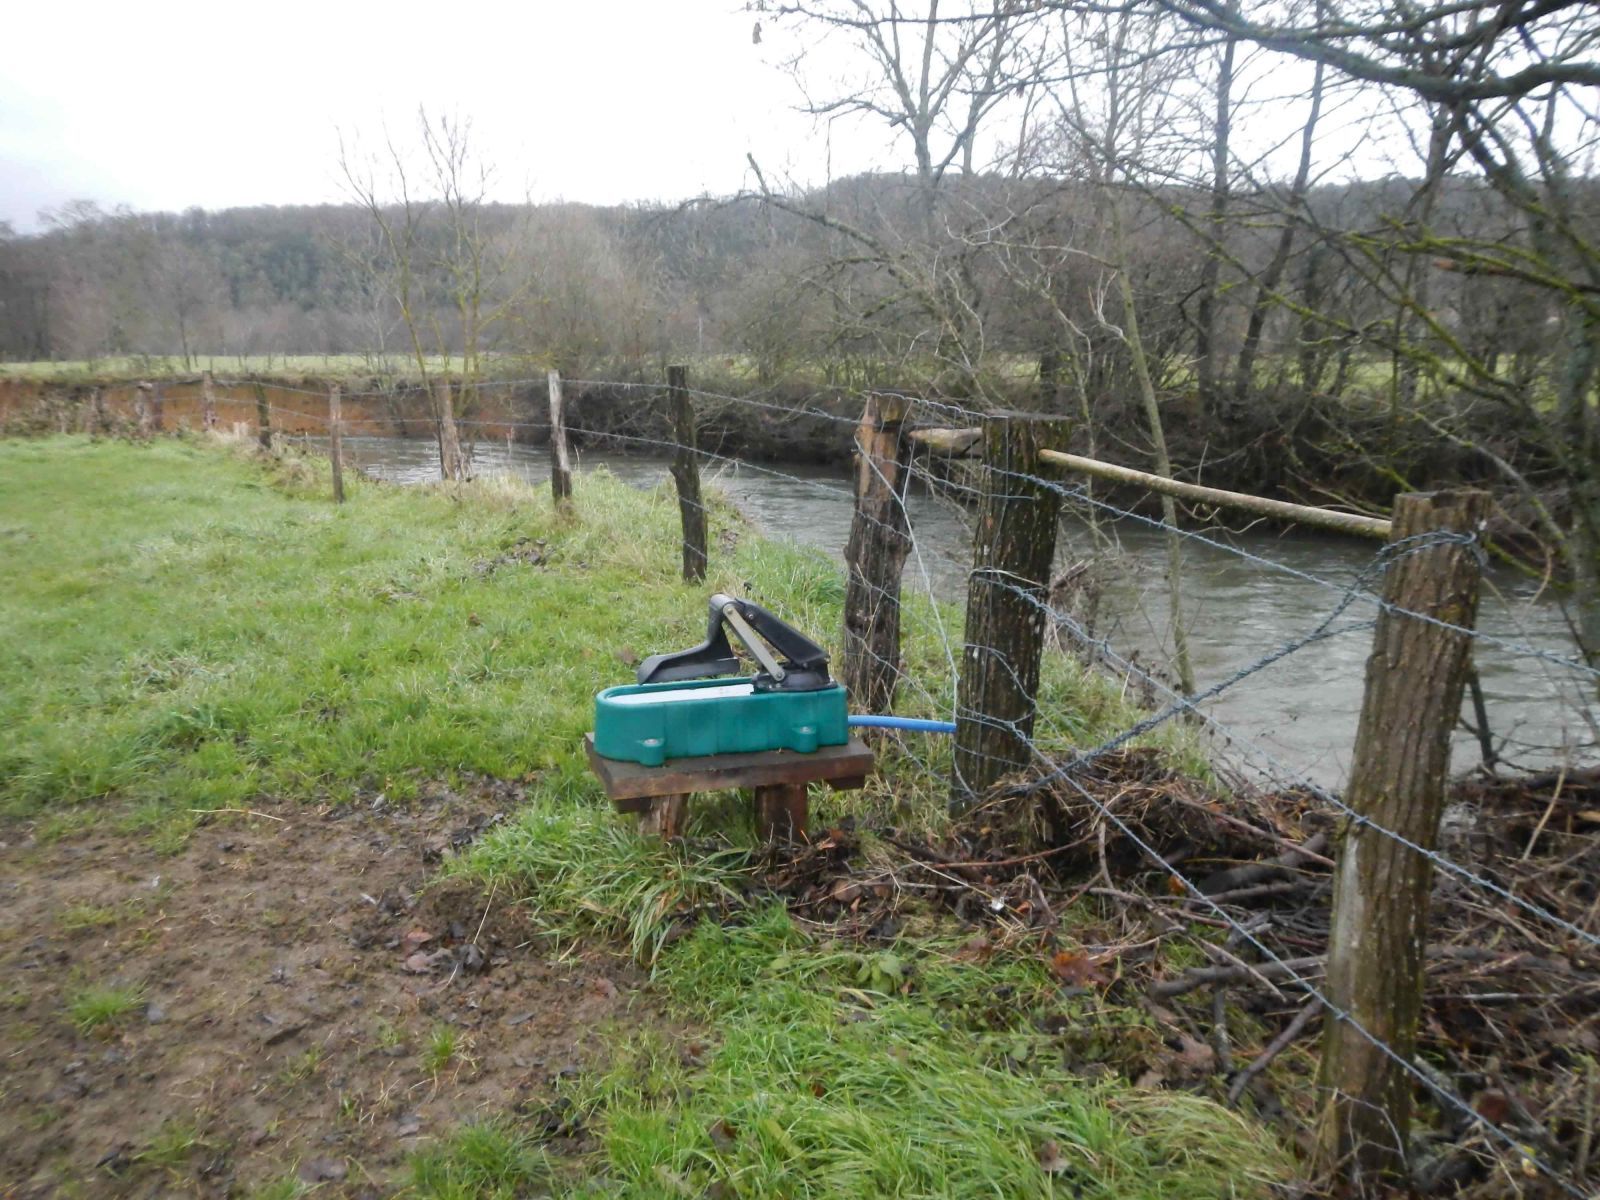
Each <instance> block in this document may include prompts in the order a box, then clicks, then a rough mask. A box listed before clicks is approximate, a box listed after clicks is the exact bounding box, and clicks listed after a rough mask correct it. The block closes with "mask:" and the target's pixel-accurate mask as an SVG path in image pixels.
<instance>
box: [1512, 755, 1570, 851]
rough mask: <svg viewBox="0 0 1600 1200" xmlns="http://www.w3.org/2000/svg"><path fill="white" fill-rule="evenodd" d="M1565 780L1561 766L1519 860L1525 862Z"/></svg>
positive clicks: (1559, 797)
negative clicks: (1554, 788) (1541, 813)
mask: <svg viewBox="0 0 1600 1200" xmlns="http://www.w3.org/2000/svg"><path fill="white" fill-rule="evenodd" d="M1566 782H1567V769H1566V767H1562V768H1561V774H1560V776H1559V777H1558V778H1557V779H1556V790H1555V791H1553V792H1551V793H1550V803H1549V804H1547V805H1545V810H1544V816H1542V817H1540V818H1539V823H1538V824H1537V825H1535V826H1534V827H1533V834H1532V835H1531V836H1530V837H1529V838H1528V845H1527V848H1526V849H1525V850H1523V852H1522V858H1521V860H1520V861H1522V862H1527V861H1528V855H1530V854H1532V853H1533V847H1534V845H1535V844H1536V843H1537V842H1538V840H1539V835H1540V834H1541V833H1543V832H1544V827H1545V823H1546V822H1547V821H1549V820H1550V814H1551V813H1553V812H1555V810H1556V801H1557V800H1559V799H1561V787H1562V785H1563V784H1565V783H1566Z"/></svg>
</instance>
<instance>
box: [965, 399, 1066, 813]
mask: <svg viewBox="0 0 1600 1200" xmlns="http://www.w3.org/2000/svg"><path fill="white" fill-rule="evenodd" d="M1070 429H1071V423H1070V422H1069V421H1067V420H1065V419H1064V418H1060V417H1039V416H1029V415H1027V414H1023V413H999V414H995V415H993V416H989V417H985V418H984V422H983V464H984V469H983V494H982V497H981V499H980V500H979V502H978V522H977V528H976V531H975V534H974V539H973V555H972V573H971V575H970V576H969V577H968V581H967V628H966V642H965V646H964V647H963V649H962V654H961V681H960V683H959V685H958V687H957V690H956V746H955V762H954V777H953V780H952V783H953V787H952V794H951V801H952V803H953V804H954V805H955V806H957V807H961V806H964V805H966V804H968V803H970V802H971V801H972V800H973V799H975V798H976V797H978V796H979V795H981V794H982V793H983V792H984V791H985V790H986V789H987V788H988V787H989V786H990V785H992V784H993V783H995V782H996V781H997V780H999V779H1001V778H1003V777H1004V776H1006V775H1008V774H1011V773H1012V772H1014V771H1017V770H1020V769H1021V768H1023V767H1025V766H1027V765H1028V763H1029V761H1030V759H1031V757H1032V753H1031V742H1032V737H1033V715H1034V700H1035V697H1036V695H1037V693H1038V690H1039V655H1040V652H1041V651H1042V650H1043V647H1044V626H1045V609H1046V605H1047V603H1048V602H1047V600H1046V594H1047V591H1048V588H1049V581H1050V568H1051V564H1052V562H1053V560H1054V558H1055V551H1056V527H1057V525H1058V524H1059V520H1060V514H1061V494H1060V492H1059V491H1058V490H1056V489H1055V488H1054V487H1053V486H1051V485H1050V484H1049V483H1048V482H1047V481H1046V480H1045V479H1044V478H1042V477H1041V472H1043V471H1044V470H1045V469H1046V468H1045V467H1044V464H1043V463H1042V461H1041V460H1040V458H1039V451H1041V450H1060V449H1064V448H1065V447H1066V443H1067V435H1068V432H1069V431H1070Z"/></svg>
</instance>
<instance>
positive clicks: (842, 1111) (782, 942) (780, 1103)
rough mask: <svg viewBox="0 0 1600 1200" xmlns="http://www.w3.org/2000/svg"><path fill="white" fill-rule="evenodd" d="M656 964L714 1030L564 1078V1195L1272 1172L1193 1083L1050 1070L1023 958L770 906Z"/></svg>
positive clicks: (1270, 1175)
mask: <svg viewBox="0 0 1600 1200" xmlns="http://www.w3.org/2000/svg"><path fill="white" fill-rule="evenodd" d="M658 978H659V979H660V980H661V982H662V983H663V985H664V986H665V987H666V988H667V989H668V990H669V991H670V993H671V994H672V996H673V997H674V998H675V999H676V1001H677V1002H678V1003H679V1004H680V1005H682V1006H684V1007H685V1008H688V1009H689V1010H690V1011H698V1012H701V1013H702V1014H703V1015H704V1017H705V1019H706V1021H707V1023H708V1026H709V1028H710V1029H711V1030H712V1031H713V1033H712V1037H713V1038H715V1039H716V1044H715V1045H714V1046H713V1047H710V1048H708V1049H706V1050H705V1052H704V1053H703V1054H702V1055H700V1056H698V1057H699V1059H700V1061H696V1060H695V1059H694V1058H691V1057H690V1056H687V1055H686V1054H685V1053H684V1052H683V1049H682V1047H681V1046H680V1045H678V1044H676V1043H673V1042H671V1041H668V1040H666V1039H664V1038H661V1037H660V1036H657V1035H653V1034H650V1033H645V1034H641V1035H640V1036H639V1037H638V1038H637V1039H636V1040H635V1041H634V1043H633V1044H632V1045H631V1046H630V1048H629V1051H628V1053H626V1054H624V1055H622V1056H620V1058H619V1060H618V1062H617V1063H616V1065H615V1066H614V1067H613V1068H612V1070H611V1071H609V1072H608V1073H606V1074H605V1075H603V1076H601V1077H599V1078H597V1079H593V1080H589V1081H585V1082H583V1083H580V1084H579V1085H578V1086H577V1087H576V1088H575V1089H574V1092H573V1095H572V1097H571V1099H572V1100H573V1101H574V1104H575V1107H576V1110H577V1111H578V1112H580V1113H582V1114H583V1115H584V1119H585V1121H586V1123H587V1125H588V1127H589V1129H590V1132H591V1133H593V1134H596V1135H597V1136H598V1138H599V1141H600V1144H601V1149H600V1152H599V1155H598V1161H596V1162H593V1163H589V1164H586V1169H587V1170H589V1171H591V1172H595V1173H596V1174H594V1175H591V1177H590V1178H589V1179H587V1180H585V1181H581V1182H579V1181H571V1182H570V1189H571V1191H572V1192H573V1193H575V1194H582V1195H592V1196H629V1197H657V1196H659V1197H670V1196H679V1195H695V1196H698V1195H707V1194H722V1195H737V1196H778V1195H782V1196H789V1197H796V1198H800V1197H805V1198H812V1197H815V1198H819V1200H820V1198H823V1197H853V1196H907V1197H911V1196H915V1197H941V1198H945V1197H948V1198H951V1200H955V1198H966V1197H973V1198H976V1197H996V1196H1005V1197H1048V1196H1084V1197H1092V1198H1103V1200H1136V1198H1142V1197H1151V1198H1156V1197H1173V1198H1178V1197H1184V1198H1189V1197H1206V1196H1218V1197H1224V1196H1254V1195H1263V1196H1264V1195H1266V1194H1268V1193H1269V1192H1270V1191H1271V1190H1272V1188H1273V1186H1274V1185H1275V1184H1277V1183H1279V1182H1281V1181H1283V1180H1284V1179H1286V1178H1287V1177H1288V1162H1287V1159H1286V1156H1285V1154H1284V1152H1283V1151H1282V1149H1281V1148H1279V1147H1278V1146H1277V1145H1275V1144H1274V1142H1273V1141H1272V1139H1271V1138H1270V1137H1269V1136H1267V1135H1266V1134H1264V1133H1263V1132H1262V1131H1261V1130H1259V1129H1258V1128H1256V1127H1253V1126H1252V1125H1250V1124H1249V1123H1248V1122H1247V1121H1246V1120H1245V1119H1243V1118H1241V1117H1238V1116H1235V1115H1233V1114H1231V1113H1228V1112H1227V1111H1226V1110H1224V1109H1222V1108H1221V1107H1220V1106H1218V1105H1216V1104H1214V1103H1212V1102H1210V1101H1208V1100H1205V1099H1202V1098H1200V1097H1197V1096H1191V1095H1186V1094H1173V1093H1162V1092H1148V1091H1140V1090H1137V1089H1134V1088H1131V1087H1129V1086H1127V1085H1126V1084H1121V1083H1109V1082H1108V1083H1099V1084H1090V1083H1088V1082H1086V1081H1085V1080H1083V1079H1082V1078H1081V1077H1077V1076H1075V1075H1073V1074H1071V1073H1070V1072H1069V1071H1068V1070H1067V1069H1065V1068H1064V1067H1063V1065H1062V1055H1061V1047H1060V1045H1059V1041H1058V1039H1055V1038H1053V1037H1052V1036H1050V1035H1046V1034H1042V1033H1040V1032H1038V1031H1037V1029H1036V1027H1035V1026H1034V1023H1033V1016H1034V1014H1035V1013H1036V1012H1037V1011H1038V1010H1037V1007H1036V1005H1034V1004H1031V1003H1030V1000H1038V999H1041V998H1042V997H1044V996H1045V995H1048V994H1049V992H1050V986H1049V982H1048V980H1047V979H1046V977H1045V974H1044V970H1043V967H1042V966H1031V965H1029V964H1025V963H1020V964H1019V963H1017V962H1011V963H991V964H986V965H979V964H975V963H965V962H962V961H960V960H959V959H958V958H956V957H954V956H952V955H950V954H948V953H945V952H942V951H941V950H940V949H939V948H937V947H930V946H929V945H926V944H920V945H919V944H906V945H904V946H901V947H897V948H896V949H895V950H893V951H881V952H877V953H873V954H866V955H863V954H861V953H859V952H857V951H853V950H844V949H840V948H839V947H836V946H832V945H830V944H828V943H826V942H812V941H811V940H810V939H809V938H808V937H807V936H806V935H804V934H802V933H801V932H800V931H799V930H797V929H796V928H795V927H794V926H793V925H792V924H791V923H790V922H789V920H788V918H787V916H786V915H785V914H784V912H783V910H782V909H780V908H774V909H771V910H768V911H767V912H766V913H765V914H764V915H763V916H762V917H760V918H759V919H758V920H757V921H755V922H753V923H752V924H750V925H748V926H745V927H742V928H737V929H723V928H720V927H718V926H715V925H709V924H707V925H702V926H701V927H700V928H699V929H698V930H697V931H696V933H694V934H693V935H691V937H690V938H688V939H686V940H685V942H684V943H682V944H681V945H679V946H676V947H674V948H672V949H671V950H669V951H668V953H667V954H666V955H665V956H664V957H663V959H662V962H661V965H660V967H659V968H658ZM1058 1159H1059V1160H1060V1161H1057V1160H1058ZM1042 1163H1043V1164H1047V1165H1049V1166H1050V1167H1051V1168H1053V1169H1049V1170H1047V1169H1046V1166H1045V1165H1041V1164H1042Z"/></svg>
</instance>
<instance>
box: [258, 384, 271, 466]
mask: <svg viewBox="0 0 1600 1200" xmlns="http://www.w3.org/2000/svg"><path fill="white" fill-rule="evenodd" d="M254 386H255V391H256V441H257V442H259V443H260V444H261V448H262V449H263V450H271V449H272V410H271V408H270V407H269V406H268V404H267V389H266V385H264V384H263V383H262V382H261V381H260V380H259V379H258V380H256V381H255V385H254Z"/></svg>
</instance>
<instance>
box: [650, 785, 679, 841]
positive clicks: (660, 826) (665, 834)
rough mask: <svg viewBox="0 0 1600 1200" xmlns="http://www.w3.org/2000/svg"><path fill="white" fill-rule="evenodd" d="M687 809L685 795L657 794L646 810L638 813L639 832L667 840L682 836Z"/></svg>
mask: <svg viewBox="0 0 1600 1200" xmlns="http://www.w3.org/2000/svg"><path fill="white" fill-rule="evenodd" d="M688 811H689V797H688V796H687V795H678V796H658V797H656V799H655V800H653V801H652V802H651V804H650V808H649V809H648V810H647V811H645V812H642V813H640V814H639V832H640V833H641V834H644V835H646V836H651V837H659V838H662V839H664V840H667V841H671V840H672V839H673V838H679V837H682V836H683V826H684V822H685V818H686V817H687V815H688Z"/></svg>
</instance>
